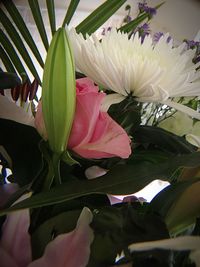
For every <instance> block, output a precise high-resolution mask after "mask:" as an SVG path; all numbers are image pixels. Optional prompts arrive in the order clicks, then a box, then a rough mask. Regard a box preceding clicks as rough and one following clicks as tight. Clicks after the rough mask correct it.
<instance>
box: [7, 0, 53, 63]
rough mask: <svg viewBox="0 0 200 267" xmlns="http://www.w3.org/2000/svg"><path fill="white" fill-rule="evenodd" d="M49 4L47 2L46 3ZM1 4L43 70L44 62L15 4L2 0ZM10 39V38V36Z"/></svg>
mask: <svg viewBox="0 0 200 267" xmlns="http://www.w3.org/2000/svg"><path fill="white" fill-rule="evenodd" d="M48 2H49V1H48ZM2 3H3V4H4V6H5V7H6V9H7V11H8V13H9V14H10V16H11V18H12V19H13V21H14V23H15V25H16V26H17V28H18V30H19V32H20V33H21V35H22V36H23V38H24V40H25V41H26V43H27V44H28V46H29V47H30V49H31V51H32V52H33V54H34V56H35V58H36V59H37V61H38V63H39V64H40V66H41V67H42V68H43V67H44V62H43V59H42V57H41V55H40V52H39V51H38V48H37V45H36V43H35V42H34V40H33V38H32V36H31V34H30V32H29V30H28V28H27V26H26V24H25V22H24V20H23V18H22V16H21V14H20V13H19V11H18V9H17V8H16V6H15V4H14V3H13V1H12V0H9V1H7V0H3V1H2ZM10 37H11V38H12V36H10Z"/></svg>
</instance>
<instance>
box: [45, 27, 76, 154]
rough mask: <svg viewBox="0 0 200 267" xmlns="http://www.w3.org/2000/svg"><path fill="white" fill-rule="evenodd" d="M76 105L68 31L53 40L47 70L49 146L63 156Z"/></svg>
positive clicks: (46, 95) (46, 115)
mask: <svg viewBox="0 0 200 267" xmlns="http://www.w3.org/2000/svg"><path fill="white" fill-rule="evenodd" d="M75 105H76V85H75V66H74V58H73V54H72V51H71V47H70V43H69V39H68V36H67V33H66V30H65V28H60V29H59V30H58V31H57V32H56V33H55V34H54V37H53V39H52V42H51V45H50V47H49V50H48V53H47V58H46V62H45V67H44V75H43V88H42V110H43V115H44V121H45V126H46V130H47V135H48V142H49V145H50V147H51V149H52V151H54V152H55V153H57V154H58V155H61V153H63V152H64V151H65V150H66V147H67V142H68V138H69V135H70V131H71V127H72V123H73V119H74V113H75Z"/></svg>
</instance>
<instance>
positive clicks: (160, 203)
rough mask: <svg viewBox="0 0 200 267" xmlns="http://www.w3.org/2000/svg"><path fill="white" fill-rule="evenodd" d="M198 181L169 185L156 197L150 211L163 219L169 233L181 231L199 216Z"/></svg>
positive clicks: (192, 180) (199, 186) (199, 183)
mask: <svg viewBox="0 0 200 267" xmlns="http://www.w3.org/2000/svg"><path fill="white" fill-rule="evenodd" d="M199 189H200V179H199V178H196V179H192V177H191V180H190V181H184V182H178V183H175V184H171V185H169V186H168V187H166V188H165V189H163V190H162V191H161V192H160V193H159V194H158V195H156V196H155V197H154V198H153V200H152V201H151V203H150V207H151V209H153V210H154V211H156V212H157V213H159V214H160V215H161V216H162V217H163V218H165V221H166V224H167V225H168V229H169V230H170V232H171V233H176V232H178V231H181V230H183V229H184V228H185V227H186V226H188V225H190V224H191V223H194V222H195V219H196V217H197V216H199V215H200V198H199Z"/></svg>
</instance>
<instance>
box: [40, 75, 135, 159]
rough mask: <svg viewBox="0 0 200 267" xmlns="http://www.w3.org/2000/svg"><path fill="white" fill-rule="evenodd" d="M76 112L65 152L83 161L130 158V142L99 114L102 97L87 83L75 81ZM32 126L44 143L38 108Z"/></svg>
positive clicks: (124, 134)
mask: <svg viewBox="0 0 200 267" xmlns="http://www.w3.org/2000/svg"><path fill="white" fill-rule="evenodd" d="M76 92H77V98H76V101H77V103H76V112H75V118H74V122H73V127H72V130H71V134H70V138H69V142H68V148H69V149H71V150H73V151H74V152H76V153H77V154H79V155H80V156H82V157H84V158H96V159H99V158H110V157H121V158H128V157H129V155H130V154H131V147H130V138H129V137H128V135H127V133H126V132H125V130H124V129H123V128H122V127H121V126H120V125H118V124H117V123H116V122H115V121H114V120H113V119H112V118H111V117H110V116H109V115H108V114H107V113H106V112H103V111H101V103H102V100H103V99H104V97H105V94H104V93H102V92H98V87H97V86H95V85H94V83H93V82H92V81H91V80H90V79H88V78H83V79H79V80H77V81H76ZM35 125H36V128H37V129H38V131H39V132H40V134H41V135H42V136H43V138H45V139H47V136H46V131H45V128H44V122H43V117H42V111H41V104H39V106H38V111H37V114H36V118H35Z"/></svg>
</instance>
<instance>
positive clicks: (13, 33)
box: [0, 8, 41, 84]
mask: <svg viewBox="0 0 200 267" xmlns="http://www.w3.org/2000/svg"><path fill="white" fill-rule="evenodd" d="M0 22H1V23H2V24H3V26H4V28H5V29H6V31H7V33H8V35H9V36H10V38H11V40H12V41H13V43H14V45H15V47H16V48H17V50H18V51H19V53H20V54H21V56H22V58H23V60H24V61H25V63H26V65H27V66H28V68H29V69H30V71H31V73H32V74H33V76H34V77H35V78H36V79H37V80H38V81H39V82H40V84H41V81H40V77H39V75H38V73H37V70H36V68H35V66H34V64H33V62H32V59H31V57H30V55H29V53H28V51H27V49H26V47H25V45H24V43H23V41H22V39H21V37H20V35H19V34H18V32H17V30H16V29H15V27H14V26H13V24H12V23H11V21H10V20H9V18H8V17H7V16H6V14H5V13H4V12H3V10H2V9H1V8H0ZM4 48H5V47H4Z"/></svg>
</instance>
